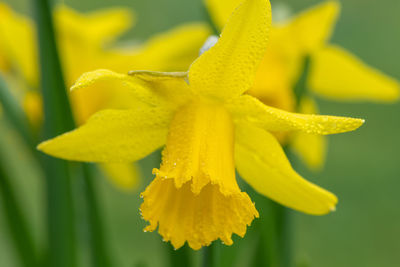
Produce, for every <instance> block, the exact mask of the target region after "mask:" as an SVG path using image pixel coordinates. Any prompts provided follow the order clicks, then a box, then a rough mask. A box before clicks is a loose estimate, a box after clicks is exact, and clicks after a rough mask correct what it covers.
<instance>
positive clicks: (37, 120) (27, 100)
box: [22, 90, 43, 127]
mask: <svg viewBox="0 0 400 267" xmlns="http://www.w3.org/2000/svg"><path fill="white" fill-rule="evenodd" d="M42 102H43V101H42V97H41V95H40V94H39V93H38V92H36V91H33V90H29V91H28V92H26V94H25V96H24V100H23V103H22V107H23V109H24V111H25V114H26V116H27V117H28V120H29V123H30V124H31V125H32V126H34V127H39V126H40V125H41V123H42V121H43V103H42Z"/></svg>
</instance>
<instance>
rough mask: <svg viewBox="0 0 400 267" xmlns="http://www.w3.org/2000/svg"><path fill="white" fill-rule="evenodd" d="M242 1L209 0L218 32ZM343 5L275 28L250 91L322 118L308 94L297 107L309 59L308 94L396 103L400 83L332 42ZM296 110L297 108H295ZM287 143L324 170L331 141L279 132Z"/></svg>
mask: <svg viewBox="0 0 400 267" xmlns="http://www.w3.org/2000/svg"><path fill="white" fill-rule="evenodd" d="M240 2H241V1H240V0H233V1H231V0H229V1H228V0H205V4H206V6H207V8H208V11H209V13H210V16H211V18H212V20H213V21H214V23H215V24H216V25H217V28H219V29H222V27H223V25H224V24H225V23H226V21H227V19H228V17H229V14H230V13H231V12H232V10H234V9H235V8H236V7H237V5H238V4H239V3H240ZM339 10H340V4H339V2H338V1H326V2H324V3H321V4H318V5H317V6H315V7H312V8H310V9H308V10H305V11H303V12H301V13H300V14H298V15H297V16H294V17H292V18H289V19H285V20H283V21H280V22H275V23H273V26H272V30H271V37H270V42H269V44H268V49H267V51H266V53H265V55H264V58H263V60H262V62H261V64H260V66H259V68H258V70H257V74H256V78H255V82H254V85H253V86H252V88H251V89H250V90H249V91H248V93H249V94H251V95H253V96H255V97H257V98H258V99H259V100H261V101H262V102H264V103H265V104H267V105H271V106H274V107H278V108H281V109H284V110H288V111H294V110H297V111H298V112H301V113H310V114H317V113H318V107H317V105H316V103H315V101H314V100H313V98H312V97H311V96H310V94H307V93H306V94H304V95H303V97H302V98H301V99H300V101H299V103H296V100H295V94H294V87H295V84H296V83H297V81H298V80H299V78H300V76H301V74H302V72H303V69H304V65H305V64H304V63H305V60H306V58H309V62H310V63H309V71H308V75H307V77H306V84H305V86H306V88H307V90H308V92H310V93H313V94H316V95H318V96H321V97H324V98H327V99H330V100H336V101H360V100H361V101H362V100H366V101H374V102H393V101H396V100H398V98H399V92H400V90H399V88H400V86H399V83H398V81H396V80H394V79H393V78H391V77H388V76H386V75H384V74H383V73H381V72H380V71H379V70H376V69H373V68H372V67H370V66H367V65H366V64H365V63H363V62H362V61H361V60H360V59H358V58H357V57H355V56H354V55H352V54H351V53H350V52H348V51H346V50H345V49H343V48H342V47H339V46H338V45H332V44H329V43H328V40H329V38H330V37H331V35H332V33H333V28H334V25H335V22H336V19H337V17H338V13H339ZM296 106H297V107H296ZM277 136H278V137H279V140H280V141H281V142H282V143H283V144H287V143H290V147H291V148H292V149H294V150H295V151H296V152H297V153H298V154H299V155H300V156H301V158H302V159H303V160H304V161H305V163H306V164H307V165H308V166H309V167H310V168H312V169H318V168H321V167H322V165H323V162H324V159H325V153H326V140H325V138H324V137H323V136H320V135H312V134H311V135H310V134H305V133H296V134H292V135H290V136H288V135H286V134H284V135H283V134H281V133H277Z"/></svg>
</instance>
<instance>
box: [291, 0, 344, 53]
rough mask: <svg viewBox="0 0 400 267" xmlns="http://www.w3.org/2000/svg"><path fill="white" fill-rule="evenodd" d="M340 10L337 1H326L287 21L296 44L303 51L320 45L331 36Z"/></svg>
mask: <svg viewBox="0 0 400 267" xmlns="http://www.w3.org/2000/svg"><path fill="white" fill-rule="evenodd" d="M339 11H340V3H339V2H338V1H326V2H325V3H322V4H319V5H317V6H315V7H312V8H310V9H308V10H305V11H304V12H302V13H300V14H299V15H298V16H296V17H295V18H293V19H292V20H291V21H289V22H288V23H287V25H286V26H285V27H288V28H289V29H290V34H291V35H292V38H293V40H295V42H296V45H298V46H299V48H301V49H302V50H303V51H304V52H305V53H311V52H312V51H314V50H316V49H318V48H320V47H322V46H323V45H324V44H325V43H326V42H327V41H328V39H329V38H330V37H331V35H332V32H333V29H334V26H335V23H336V19H337V17H338V14H339Z"/></svg>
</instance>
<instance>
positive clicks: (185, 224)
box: [140, 177, 259, 250]
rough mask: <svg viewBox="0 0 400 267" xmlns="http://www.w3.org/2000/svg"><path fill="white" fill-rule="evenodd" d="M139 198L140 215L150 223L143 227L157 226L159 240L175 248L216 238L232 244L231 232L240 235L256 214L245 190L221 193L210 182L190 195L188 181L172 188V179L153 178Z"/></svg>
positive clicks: (209, 242) (208, 242) (151, 227)
mask: <svg viewBox="0 0 400 267" xmlns="http://www.w3.org/2000/svg"><path fill="white" fill-rule="evenodd" d="M142 197H143V199H144V201H143V204H142V205H141V207H140V210H141V214H142V216H143V219H145V220H147V221H148V222H149V223H150V224H149V225H148V226H147V227H146V228H145V229H144V230H145V231H154V230H155V229H156V228H157V226H158V232H159V233H160V235H161V236H162V237H163V240H164V241H170V242H171V244H172V245H173V246H174V248H175V249H178V248H180V247H182V246H183V245H184V244H185V241H187V242H188V244H189V246H190V247H191V248H192V249H195V250H198V249H200V248H201V247H202V246H208V245H210V244H211V242H212V241H214V240H217V239H221V240H222V242H224V243H225V244H226V245H232V244H233V241H232V234H233V233H235V234H237V235H239V236H241V237H243V236H244V235H245V234H246V228H247V226H248V225H250V224H251V222H252V221H253V219H254V218H255V217H256V218H257V217H258V216H259V215H258V212H257V210H256V208H255V206H254V204H253V203H252V202H251V199H250V197H249V196H248V195H247V194H246V193H244V192H237V193H234V194H230V195H224V194H222V193H221V191H220V189H219V186H218V185H213V184H210V183H209V184H207V185H206V186H204V187H203V189H202V190H201V191H200V193H199V194H194V193H193V192H192V190H191V182H187V183H185V184H184V185H182V187H180V188H176V187H175V185H174V181H173V179H169V178H168V179H163V178H160V177H156V179H155V180H154V181H153V182H152V183H151V184H150V185H149V186H148V187H147V189H146V191H144V192H143V193H142Z"/></svg>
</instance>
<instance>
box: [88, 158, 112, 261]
mask: <svg viewBox="0 0 400 267" xmlns="http://www.w3.org/2000/svg"><path fill="white" fill-rule="evenodd" d="M83 174H84V176H83V182H84V187H85V193H86V194H85V195H86V203H87V212H88V216H89V218H88V222H89V227H88V228H89V235H90V244H91V248H92V263H93V266H96V267H108V266H113V265H112V264H111V258H110V257H109V254H108V250H107V247H106V238H105V236H104V231H103V230H104V227H103V222H102V220H101V216H100V214H101V212H100V209H99V205H98V201H97V196H96V190H95V186H94V184H93V179H94V177H93V170H92V169H91V167H90V166H89V165H88V164H83Z"/></svg>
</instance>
